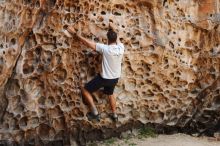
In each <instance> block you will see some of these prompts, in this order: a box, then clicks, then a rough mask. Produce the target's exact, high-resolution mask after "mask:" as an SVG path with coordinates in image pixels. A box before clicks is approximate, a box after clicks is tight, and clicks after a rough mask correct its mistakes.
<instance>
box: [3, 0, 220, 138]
mask: <svg viewBox="0 0 220 146" xmlns="http://www.w3.org/2000/svg"><path fill="white" fill-rule="evenodd" d="M219 12H220V3H219V1H218V0H138V1H134V0H112V1H108V0H80V1H79V0H72V1H71V0H64V1H62V0H50V1H49V0H40V1H38V0H6V1H2V2H0V34H1V35H0V92H1V94H0V97H1V100H0V117H1V119H2V123H1V124H0V127H1V130H0V139H12V138H13V140H16V141H20V140H22V139H31V138H33V137H36V135H39V137H40V139H42V140H51V139H56V138H59V137H61V136H62V135H64V133H65V132H66V131H67V130H69V129H71V130H72V132H73V133H74V129H77V128H78V127H77V124H78V123H81V124H83V125H84V126H85V127H87V128H88V127H92V128H98V129H100V128H101V129H102V127H108V128H114V126H117V127H120V126H122V125H124V124H125V123H127V122H129V121H131V120H138V121H141V122H142V123H149V122H152V123H159V124H165V125H173V126H182V127H184V126H186V125H189V124H191V125H192V127H193V128H196V129H198V130H200V131H202V130H205V129H207V127H206V126H207V123H208V125H216V123H217V122H219V118H220V116H219V109H220V96H219V93H220V90H219V84H220V79H219V70H220V66H219V64H220V60H219V53H220V52H219V51H220V45H219V43H220V34H219V33H220V26H219V23H220V14H219ZM110 21H112V22H113V23H114V24H115V25H117V26H118V27H117V28H118V30H119V37H120V40H121V41H122V42H123V43H124V44H125V47H126V52H125V55H124V59H123V70H122V72H123V73H122V77H121V79H120V81H119V83H118V85H117V88H116V91H115V93H116V96H117V111H118V113H119V122H118V123H117V124H116V125H114V124H112V122H111V121H110V119H108V117H107V113H108V112H109V106H108V101H107V100H106V99H105V98H104V95H103V94H102V93H101V92H99V93H96V94H95V100H96V104H97V106H98V109H99V111H100V113H101V116H102V120H101V122H100V123H91V122H89V121H88V120H87V118H86V113H87V107H86V106H85V105H84V104H83V101H82V97H81V93H80V90H79V84H80V83H86V82H88V81H89V80H90V79H91V78H92V77H93V76H94V75H95V74H96V73H97V72H98V71H99V69H100V62H101V58H100V55H99V54H98V53H96V52H92V51H90V50H89V49H88V48H86V47H85V46H84V45H82V44H81V43H79V41H78V40H77V39H76V38H71V39H70V38H67V37H66V36H65V35H64V34H63V32H62V31H63V29H64V28H66V27H67V25H69V24H74V27H75V28H76V29H77V30H79V31H80V32H81V34H82V35H83V36H85V37H87V38H90V39H93V40H94V41H98V42H103V43H106V30H107V29H108V24H109V22H110ZM86 125H87V126H86ZM75 133H77V130H75Z"/></svg>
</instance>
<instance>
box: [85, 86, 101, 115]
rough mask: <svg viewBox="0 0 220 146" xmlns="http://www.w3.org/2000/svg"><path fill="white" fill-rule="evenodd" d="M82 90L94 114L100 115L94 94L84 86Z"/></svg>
mask: <svg viewBox="0 0 220 146" xmlns="http://www.w3.org/2000/svg"><path fill="white" fill-rule="evenodd" d="M81 91H82V94H83V97H84V98H85V101H86V103H88V105H89V108H90V111H91V112H92V113H93V114H94V115H98V110H97V108H96V106H95V103H94V101H93V98H92V95H91V94H90V93H89V92H88V91H87V90H86V89H85V88H83V87H81Z"/></svg>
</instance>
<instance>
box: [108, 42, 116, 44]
mask: <svg viewBox="0 0 220 146" xmlns="http://www.w3.org/2000/svg"><path fill="white" fill-rule="evenodd" d="M108 45H117V43H116V42H114V43H108Z"/></svg>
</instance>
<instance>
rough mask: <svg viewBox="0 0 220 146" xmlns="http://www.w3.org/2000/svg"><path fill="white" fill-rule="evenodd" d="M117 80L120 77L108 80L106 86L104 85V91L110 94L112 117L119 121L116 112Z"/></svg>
mask: <svg viewBox="0 0 220 146" xmlns="http://www.w3.org/2000/svg"><path fill="white" fill-rule="evenodd" d="M117 82H118V79H112V80H108V81H107V84H106V86H105V87H104V93H105V94H107V95H108V98H109V103H110V106H111V110H112V113H111V114H110V118H111V119H112V120H113V121H115V122H116V121H118V116H117V113H116V99H115V96H114V94H113V93H114V89H115V86H116V84H117Z"/></svg>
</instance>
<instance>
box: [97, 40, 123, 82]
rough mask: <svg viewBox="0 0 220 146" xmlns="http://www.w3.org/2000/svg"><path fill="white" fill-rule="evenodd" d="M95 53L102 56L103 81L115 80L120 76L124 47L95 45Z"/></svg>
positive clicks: (120, 44)
mask: <svg viewBox="0 0 220 146" xmlns="http://www.w3.org/2000/svg"><path fill="white" fill-rule="evenodd" d="M96 51H98V52H100V53H101V54H102V72H101V76H102V78H105V79H115V78H119V77H120V76H121V64H122V58H123V54H124V45H123V44H122V43H119V44H117V45H105V44H100V43H97V44H96Z"/></svg>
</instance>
